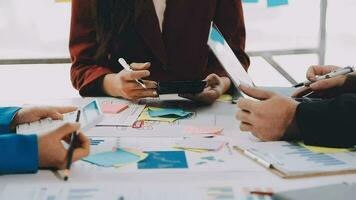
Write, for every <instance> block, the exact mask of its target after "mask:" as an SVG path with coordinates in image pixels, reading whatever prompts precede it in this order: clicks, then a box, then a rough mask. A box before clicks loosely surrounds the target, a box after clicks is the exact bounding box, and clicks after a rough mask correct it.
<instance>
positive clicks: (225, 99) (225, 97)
mask: <svg viewBox="0 0 356 200" xmlns="http://www.w3.org/2000/svg"><path fill="white" fill-rule="evenodd" d="M217 101H219V102H231V101H232V96H231V95H229V94H223V95H221V96H220V97H219V98H218V99H217Z"/></svg>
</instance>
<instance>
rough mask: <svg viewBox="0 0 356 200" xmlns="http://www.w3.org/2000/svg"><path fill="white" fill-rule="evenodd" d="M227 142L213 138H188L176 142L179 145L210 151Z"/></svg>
mask: <svg viewBox="0 0 356 200" xmlns="http://www.w3.org/2000/svg"><path fill="white" fill-rule="evenodd" d="M225 144H226V142H224V141H219V140H215V139H212V138H187V139H183V140H180V141H178V142H176V146H177V147H181V148H189V149H202V150H209V151H217V150H219V149H221V148H222V147H223V146H224V145H225Z"/></svg>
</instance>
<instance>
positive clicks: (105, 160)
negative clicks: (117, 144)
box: [82, 149, 140, 167]
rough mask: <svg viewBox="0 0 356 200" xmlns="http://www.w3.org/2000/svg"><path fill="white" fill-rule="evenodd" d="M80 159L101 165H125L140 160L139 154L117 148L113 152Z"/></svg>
mask: <svg viewBox="0 0 356 200" xmlns="http://www.w3.org/2000/svg"><path fill="white" fill-rule="evenodd" d="M82 160H84V161H86V162H90V163H92V164H95V165H99V166H102V167H113V166H114V165H125V164H130V163H134V162H138V161H139V160H140V156H138V155H135V154H133V153H130V152H127V151H125V150H122V149H117V150H116V151H113V152H105V153H98V154H94V155H90V156H88V157H85V158H83V159H82Z"/></svg>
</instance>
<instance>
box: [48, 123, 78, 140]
mask: <svg viewBox="0 0 356 200" xmlns="http://www.w3.org/2000/svg"><path fill="white" fill-rule="evenodd" d="M79 128H80V124H79V123H65V124H64V125H62V126H60V127H59V128H57V129H55V130H54V131H53V133H54V134H56V135H57V136H58V137H59V138H61V139H62V138H65V137H66V136H67V135H70V134H72V133H73V132H75V131H77V130H79Z"/></svg>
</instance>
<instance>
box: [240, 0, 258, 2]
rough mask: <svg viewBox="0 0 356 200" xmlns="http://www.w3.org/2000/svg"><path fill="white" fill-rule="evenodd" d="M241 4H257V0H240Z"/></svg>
mask: <svg viewBox="0 0 356 200" xmlns="http://www.w3.org/2000/svg"><path fill="white" fill-rule="evenodd" d="M242 2H243V3H258V0H242Z"/></svg>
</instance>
